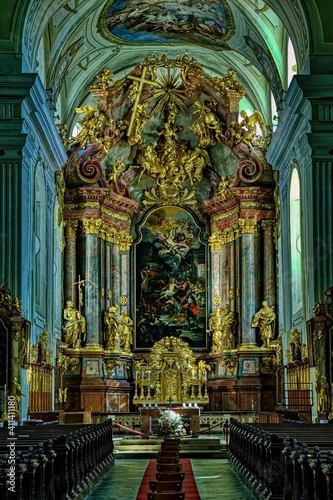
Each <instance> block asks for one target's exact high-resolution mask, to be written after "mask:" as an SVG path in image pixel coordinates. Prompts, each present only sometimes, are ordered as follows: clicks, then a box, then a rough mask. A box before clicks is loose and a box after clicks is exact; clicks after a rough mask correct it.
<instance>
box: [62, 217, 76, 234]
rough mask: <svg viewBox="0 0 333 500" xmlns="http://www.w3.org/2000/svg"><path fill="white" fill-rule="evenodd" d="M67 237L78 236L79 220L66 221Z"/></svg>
mask: <svg viewBox="0 0 333 500" xmlns="http://www.w3.org/2000/svg"><path fill="white" fill-rule="evenodd" d="M64 226H65V236H76V233H77V228H78V221H77V220H65V221H64Z"/></svg>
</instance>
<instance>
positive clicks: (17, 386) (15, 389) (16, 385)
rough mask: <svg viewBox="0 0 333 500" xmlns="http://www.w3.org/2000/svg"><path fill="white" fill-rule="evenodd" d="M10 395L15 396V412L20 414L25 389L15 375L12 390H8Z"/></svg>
mask: <svg viewBox="0 0 333 500" xmlns="http://www.w3.org/2000/svg"><path fill="white" fill-rule="evenodd" d="M8 396H13V397H14V398H15V413H16V415H19V414H20V401H21V397H22V396H24V397H25V394H23V391H22V389H21V386H20V384H19V383H18V381H17V378H16V377H14V378H13V381H12V386H11V388H10V390H9V391H8Z"/></svg>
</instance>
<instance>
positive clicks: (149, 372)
mask: <svg viewBox="0 0 333 500" xmlns="http://www.w3.org/2000/svg"><path fill="white" fill-rule="evenodd" d="M148 380H150V371H149V370H148Z"/></svg>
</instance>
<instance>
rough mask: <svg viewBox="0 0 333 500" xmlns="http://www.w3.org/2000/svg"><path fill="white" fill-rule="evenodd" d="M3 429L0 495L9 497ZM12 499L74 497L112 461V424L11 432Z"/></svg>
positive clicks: (24, 428)
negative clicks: (14, 482)
mask: <svg viewBox="0 0 333 500" xmlns="http://www.w3.org/2000/svg"><path fill="white" fill-rule="evenodd" d="M8 437H9V435H8V429H6V428H2V429H0V457H1V468H0V497H1V498H4V499H6V498H9V497H8V496H6V495H8V470H9V466H10V463H9V460H8V459H9V458H10V457H8V447H7V444H8ZM13 437H15V438H16V439H15V440H14V441H13V442H14V443H15V458H16V464H15V468H16V471H15V472H16V475H15V480H16V485H15V495H14V496H13V495H11V496H10V498H13V499H17V500H19V499H20V500H39V499H41V500H45V498H47V499H48V500H49V499H51V500H53V499H54V500H55V499H56V500H58V499H63V498H64V499H65V498H75V496H76V495H77V494H78V493H81V492H82V491H84V490H86V489H87V486H88V484H89V483H90V482H91V481H93V480H94V479H95V478H97V477H98V475H99V474H100V473H101V472H102V471H103V469H105V468H106V467H107V466H108V465H109V464H111V463H113V460H114V456H113V441H112V422H111V421H110V420H108V421H106V422H103V423H101V424H97V425H82V426H78V425H77V424H73V425H72V426H71V425H53V424H51V425H45V426H20V427H16V428H15V429H14V436H13Z"/></svg>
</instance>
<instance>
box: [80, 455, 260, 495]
mask: <svg viewBox="0 0 333 500" xmlns="http://www.w3.org/2000/svg"><path fill="white" fill-rule="evenodd" d="M181 460H182V459H181ZM149 462H150V461H149V460H148V459H116V460H115V464H114V466H113V467H112V468H111V469H110V470H109V472H108V473H107V474H106V475H105V476H104V477H103V478H102V479H101V480H100V481H99V483H98V484H97V485H96V486H95V488H94V489H93V490H92V491H91V492H90V494H89V495H88V496H86V498H85V500H136V498H137V494H138V492H139V489H140V485H141V482H142V478H143V476H144V474H145V471H146V469H147V466H148V464H149ZM191 464H192V469H193V473H194V477H195V481H196V485H197V488H198V490H199V494H200V498H201V500H239V499H240V498H241V499H242V500H255V498H256V497H255V496H253V495H252V493H251V492H250V491H249V490H248V488H247V487H246V486H245V485H244V484H243V482H242V481H241V480H240V479H239V477H238V476H237V475H236V474H235V473H234V471H233V470H232V469H231V467H230V466H229V464H228V460H227V459H208V460H207V459H201V458H191ZM184 481H185V479H184ZM146 498H147V496H146ZM146 498H145V500H146ZM185 500H187V497H185Z"/></svg>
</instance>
